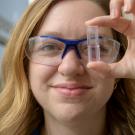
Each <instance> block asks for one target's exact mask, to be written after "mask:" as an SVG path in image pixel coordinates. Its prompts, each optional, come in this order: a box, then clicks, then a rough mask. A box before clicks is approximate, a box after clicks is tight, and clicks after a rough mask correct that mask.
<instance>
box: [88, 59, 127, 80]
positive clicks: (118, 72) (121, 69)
mask: <svg viewBox="0 0 135 135" xmlns="http://www.w3.org/2000/svg"><path fill="white" fill-rule="evenodd" d="M87 67H88V68H89V69H93V70H95V71H96V72H98V73H99V75H100V77H102V78H128V77H129V74H127V71H126V68H125V66H123V63H122V62H117V63H112V64H107V63H104V62H102V61H99V62H90V63H88V64H87Z"/></svg>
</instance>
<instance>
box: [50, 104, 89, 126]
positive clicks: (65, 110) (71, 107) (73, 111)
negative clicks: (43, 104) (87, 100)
mask: <svg viewBox="0 0 135 135" xmlns="http://www.w3.org/2000/svg"><path fill="white" fill-rule="evenodd" d="M50 114H51V115H53V117H54V118H55V119H57V120H58V121H60V122H66V124H68V123H69V124H71V123H75V122H77V121H80V120H81V119H83V118H84V117H85V116H86V115H88V114H89V115H90V114H91V113H90V112H89V110H88V108H87V107H85V106H84V105H79V104H65V105H61V106H59V107H56V108H53V110H51V111H50Z"/></svg>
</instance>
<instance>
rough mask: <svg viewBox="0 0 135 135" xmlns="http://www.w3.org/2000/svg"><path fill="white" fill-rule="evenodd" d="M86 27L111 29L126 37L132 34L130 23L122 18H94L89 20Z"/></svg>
mask: <svg viewBox="0 0 135 135" xmlns="http://www.w3.org/2000/svg"><path fill="white" fill-rule="evenodd" d="M85 24H86V25H88V26H89V25H97V26H101V27H111V28H113V29H115V30H116V31H119V32H120V33H123V34H125V35H127V36H131V34H133V32H132V31H133V30H132V28H131V25H130V24H131V21H130V20H127V19H124V18H122V17H120V18H117V19H112V18H111V17H110V16H100V17H96V18H94V19H92V20H89V21H87V22H86V23H85Z"/></svg>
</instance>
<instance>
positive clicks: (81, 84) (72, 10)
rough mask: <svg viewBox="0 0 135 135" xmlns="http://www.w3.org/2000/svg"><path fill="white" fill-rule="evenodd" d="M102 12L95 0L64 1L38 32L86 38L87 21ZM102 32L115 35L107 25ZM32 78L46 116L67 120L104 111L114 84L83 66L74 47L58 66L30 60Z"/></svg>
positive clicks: (68, 37)
mask: <svg viewBox="0 0 135 135" xmlns="http://www.w3.org/2000/svg"><path fill="white" fill-rule="evenodd" d="M101 15H105V12H104V11H103V9H101V7H100V6H98V5H97V4H95V3H93V2H92V1H87V0H85V1H84V0H77V1H72V0H68V1H61V2H59V3H57V4H56V5H55V6H54V7H53V8H52V9H51V10H50V11H49V13H48V15H47V16H46V18H45V19H44V20H43V24H42V26H41V27H40V30H39V31H38V34H37V35H55V36H57V37H60V38H64V39H81V38H84V37H86V26H85V21H87V20H89V19H92V18H94V17H96V16H101ZM100 32H101V33H102V34H104V35H108V36H111V35H112V33H111V30H110V29H107V28H105V29H101V31H100ZM29 80H30V85H31V90H32V92H33V94H34V96H35V98H36V100H37V102H38V103H39V104H40V105H41V107H42V108H43V110H44V113H45V115H46V117H47V116H52V117H54V118H56V119H58V120H64V121H67V120H72V119H74V118H78V117H80V118H81V117H83V116H88V117H93V116H98V115H101V114H104V113H105V106H106V103H107V101H108V100H109V98H110V96H111V94H112V92H113V86H114V80H112V79H103V78H100V76H99V74H98V73H96V72H95V71H93V70H91V69H88V68H87V67H86V65H82V64H81V62H80V60H79V59H78V57H77V56H76V53H75V52H74V50H73V49H72V50H70V51H69V52H68V53H67V54H66V56H65V57H64V59H63V60H62V63H61V64H60V65H59V66H57V67H51V66H45V65H40V64H35V63H33V62H30V66H29Z"/></svg>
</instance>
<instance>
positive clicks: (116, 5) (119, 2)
mask: <svg viewBox="0 0 135 135" xmlns="http://www.w3.org/2000/svg"><path fill="white" fill-rule="evenodd" d="M123 4H124V1H123V0H111V1H110V15H111V17H112V18H118V17H120V16H121V9H122V6H123Z"/></svg>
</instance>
